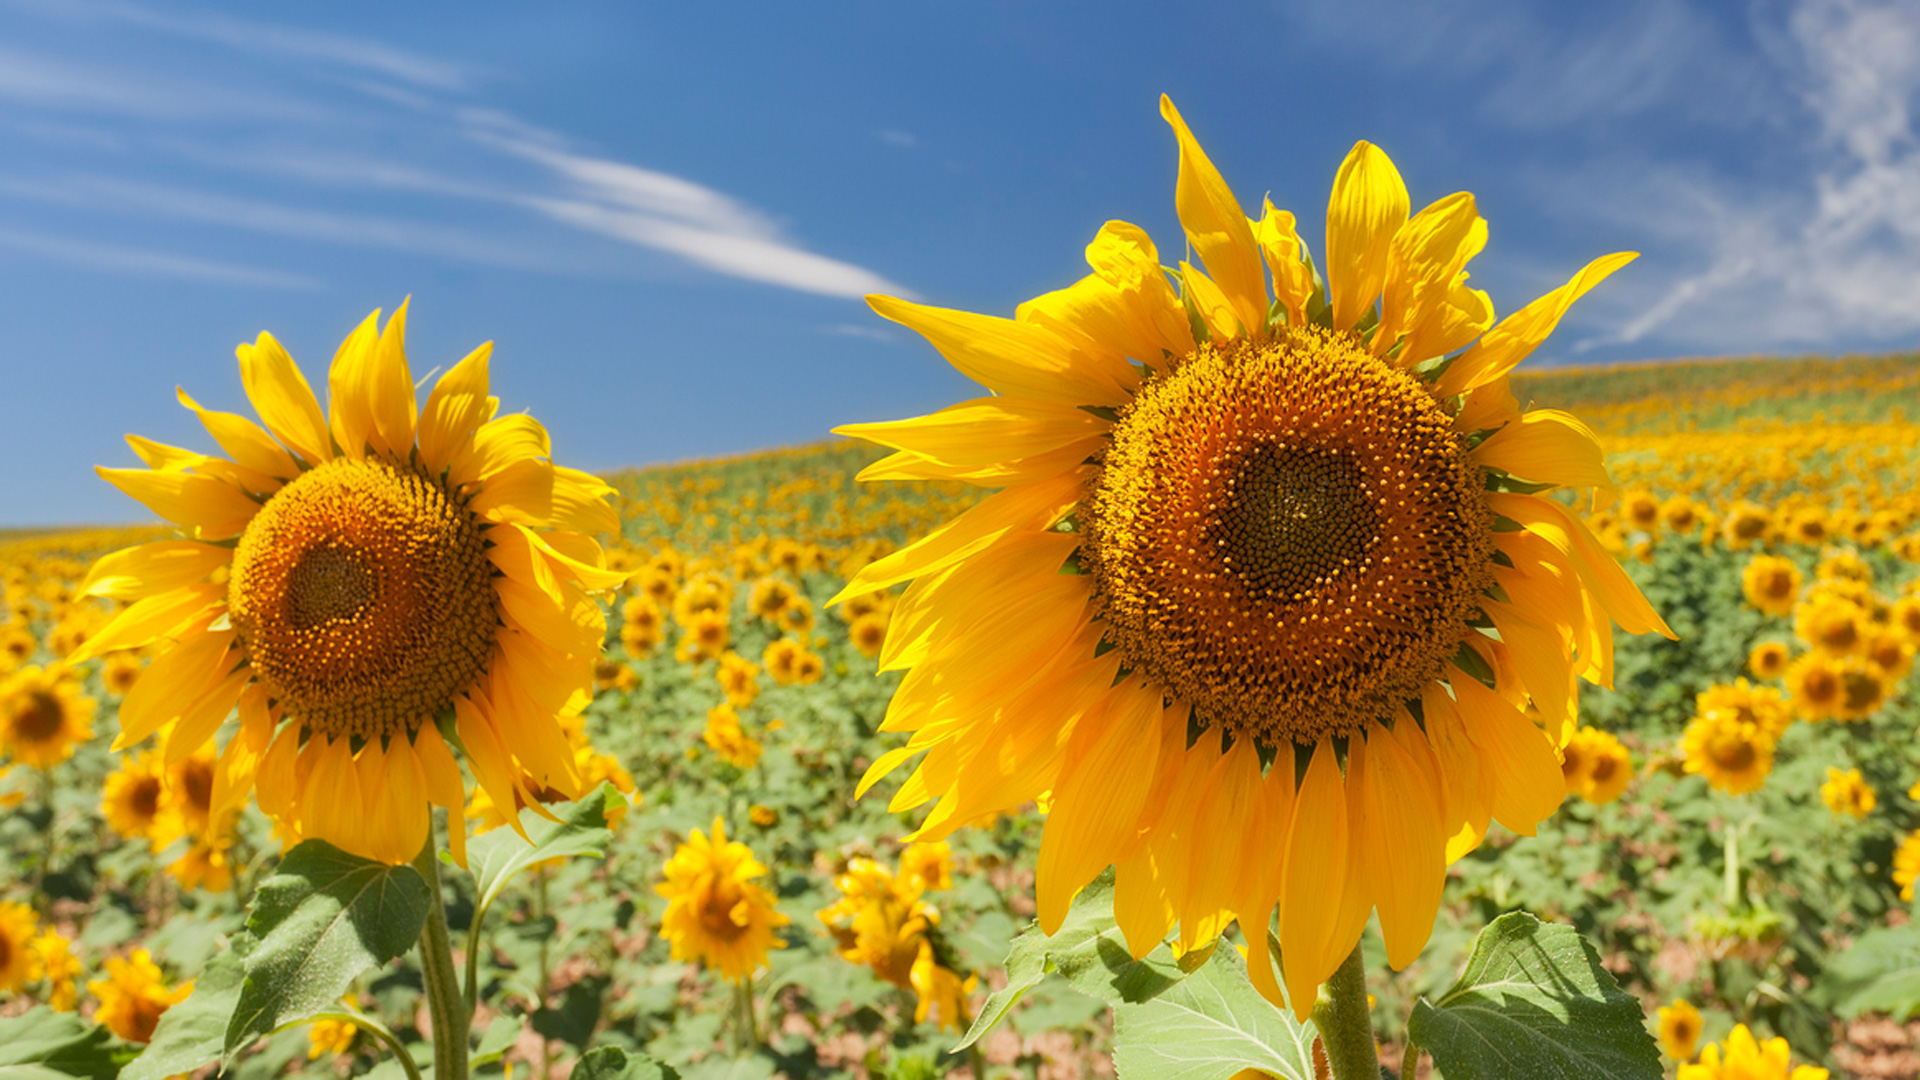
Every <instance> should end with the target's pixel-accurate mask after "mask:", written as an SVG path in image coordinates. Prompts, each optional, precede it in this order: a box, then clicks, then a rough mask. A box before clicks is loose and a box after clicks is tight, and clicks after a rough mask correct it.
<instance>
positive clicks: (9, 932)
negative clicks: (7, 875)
mask: <svg viewBox="0 0 1920 1080" xmlns="http://www.w3.org/2000/svg"><path fill="white" fill-rule="evenodd" d="M39 932H40V919H39V916H37V915H35V914H34V913H33V909H32V908H30V907H28V906H27V905H25V904H15V903H11V902H9V903H0V991H6V992H8V993H11V992H13V991H15V990H18V989H20V987H21V986H22V985H23V984H25V983H29V982H32V981H33V980H35V979H37V978H39V977H40V974H41V963H40V952H39V950H38V949H36V948H35V947H34V936H35V935H36V934H38V933H39Z"/></svg>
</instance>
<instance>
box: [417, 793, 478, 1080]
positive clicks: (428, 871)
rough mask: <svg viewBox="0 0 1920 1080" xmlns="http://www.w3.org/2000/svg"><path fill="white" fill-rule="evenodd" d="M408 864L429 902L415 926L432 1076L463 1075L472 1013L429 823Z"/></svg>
mask: <svg viewBox="0 0 1920 1080" xmlns="http://www.w3.org/2000/svg"><path fill="white" fill-rule="evenodd" d="M413 868H414V869H415V870H418V871H419V872H420V876H421V877H423V878H425V879H426V880H427V892H428V893H429V895H430V896H431V897H432V901H433V902H432V906H431V907H429V908H428V909H427V925H426V926H424V927H422V928H421V930H420V968H421V971H422V973H423V974H424V976H425V982H426V984H427V1009H428V1015H430V1016H431V1017H432V1018H433V1076H434V1080H467V1040H468V1038H469V1037H470V1035H471V1031H470V1030H469V1029H470V1028H471V1027H472V1024H473V1013H472V1012H471V1011H470V1010H468V1008H467V1002H466V998H465V996H463V995H462V993H461V990H460V974H459V970H458V969H457V968H455V967H454V966H453V940H452V938H451V937H450V936H449V935H448V933H447V907H446V904H445V903H444V902H443V901H442V899H441V895H440V852H439V849H438V848H437V847H435V845H434V842H433V829H432V827H431V822H429V827H428V829H427V843H426V846H425V847H422V848H421V849H420V854H419V855H417V856H415V857H414V860H413Z"/></svg>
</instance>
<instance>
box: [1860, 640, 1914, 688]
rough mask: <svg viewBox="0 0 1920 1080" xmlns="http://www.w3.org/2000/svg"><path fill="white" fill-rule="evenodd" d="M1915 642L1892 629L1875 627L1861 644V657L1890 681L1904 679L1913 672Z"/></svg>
mask: <svg viewBox="0 0 1920 1080" xmlns="http://www.w3.org/2000/svg"><path fill="white" fill-rule="evenodd" d="M1913 653H1914V646H1913V642H1911V641H1909V640H1907V638H1906V637H1905V635H1903V634H1901V633H1900V632H1899V631H1897V630H1894V629H1892V628H1891V627H1874V628H1873V629H1871V630H1869V631H1867V634H1866V637H1865V638H1864V639H1863V640H1862V641H1861V643H1860V655H1861V656H1864V657H1866V659H1867V661H1868V662H1869V663H1871V664H1872V665H1873V666H1874V667H1877V668H1879V669H1880V670H1881V671H1883V672H1885V673H1886V676H1887V679H1888V680H1889V681H1897V680H1900V679H1904V678H1906V676H1907V672H1909V671H1912V670H1913Z"/></svg>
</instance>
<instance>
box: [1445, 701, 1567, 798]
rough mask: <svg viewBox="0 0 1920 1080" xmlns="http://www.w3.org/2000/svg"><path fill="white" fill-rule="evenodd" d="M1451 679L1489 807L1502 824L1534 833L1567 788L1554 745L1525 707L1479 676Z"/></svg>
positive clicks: (1564, 795) (1563, 796)
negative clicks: (1477, 757)
mask: <svg viewBox="0 0 1920 1080" xmlns="http://www.w3.org/2000/svg"><path fill="white" fill-rule="evenodd" d="M1451 683H1452V686H1453V692H1454V695H1455V698H1456V700H1457V702H1458V704H1459V709H1460V719H1461V721H1462V723H1463V724H1464V725H1465V727H1466V730H1467V737H1468V738H1469V739H1471V740H1472V741H1473V745H1474V747H1475V748H1476V749H1477V750H1479V751H1480V776H1481V782H1482V785H1483V790H1485V791H1486V795H1487V797H1488V798H1489V800H1490V805H1489V809H1490V810H1491V811H1492V812H1493V816H1494V817H1495V818H1496V819H1498V820H1499V822H1500V824H1502V825H1505V826H1506V827H1507V828H1508V829H1510V830H1512V831H1514V832H1516V833H1519V834H1520V835H1521V836H1532V835H1533V833H1534V827H1535V825H1537V824H1538V823H1539V822H1540V821H1542V820H1544V819H1545V818H1547V817H1548V816H1549V815H1551V814H1552V813H1553V812H1554V811H1555V810H1558V809H1559V808H1560V803H1561V801H1562V800H1564V799H1565V798H1566V794H1567V786H1566V778H1565V777H1564V776H1563V775H1562V774H1561V772H1560V762H1559V760H1558V759H1557V758H1556V757H1555V756H1554V752H1553V747H1552V746H1551V745H1549V744H1548V742H1547V736H1546V734H1545V733H1544V732H1542V731H1541V730H1540V729H1539V728H1537V727H1535V726H1534V725H1533V721H1531V720H1528V719H1527V716H1526V714H1525V713H1523V712H1521V711H1520V710H1519V709H1516V708H1514V707H1513V706H1512V705H1511V704H1509V703H1508V701H1507V699H1505V698H1503V697H1501V696H1500V695H1499V694H1496V693H1494V692H1493V691H1492V690H1489V689H1487V688H1486V686H1484V685H1482V684H1481V683H1480V682H1479V680H1477V679H1474V678H1472V677H1470V676H1466V675H1461V676H1458V677H1456V678H1454V679H1453V680H1451ZM1488 786H1490V788H1491V790H1487V787H1488Z"/></svg>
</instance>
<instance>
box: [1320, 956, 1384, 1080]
mask: <svg viewBox="0 0 1920 1080" xmlns="http://www.w3.org/2000/svg"><path fill="white" fill-rule="evenodd" d="M1360 953H1361V946H1360V943H1359V942H1355V943H1354V946H1353V952H1352V953H1350V954H1348V956H1347V959H1346V960H1345V962H1343V963H1342V964H1341V965H1340V967H1339V969H1338V970H1336V971H1335V972H1334V973H1333V977H1332V978H1329V979H1328V980H1327V982H1326V985H1325V986H1324V987H1322V988H1321V991H1322V992H1321V994H1320V1000H1319V1001H1317V1002H1315V1003H1314V1006H1313V1024H1314V1026H1315V1027H1317V1028H1319V1029H1320V1042H1321V1045H1323V1046H1325V1047H1326V1050H1327V1065H1328V1066H1329V1067H1330V1068H1331V1069H1332V1070H1333V1080H1379V1077H1380V1057H1379V1055H1378V1054H1377V1053H1376V1052H1375V1050H1374V1044H1373V1016H1372V1014H1371V1013H1370V1012H1369V1011H1368V1009H1367V972H1366V967H1365V962H1364V960H1363V958H1362V957H1361V955H1360Z"/></svg>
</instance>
